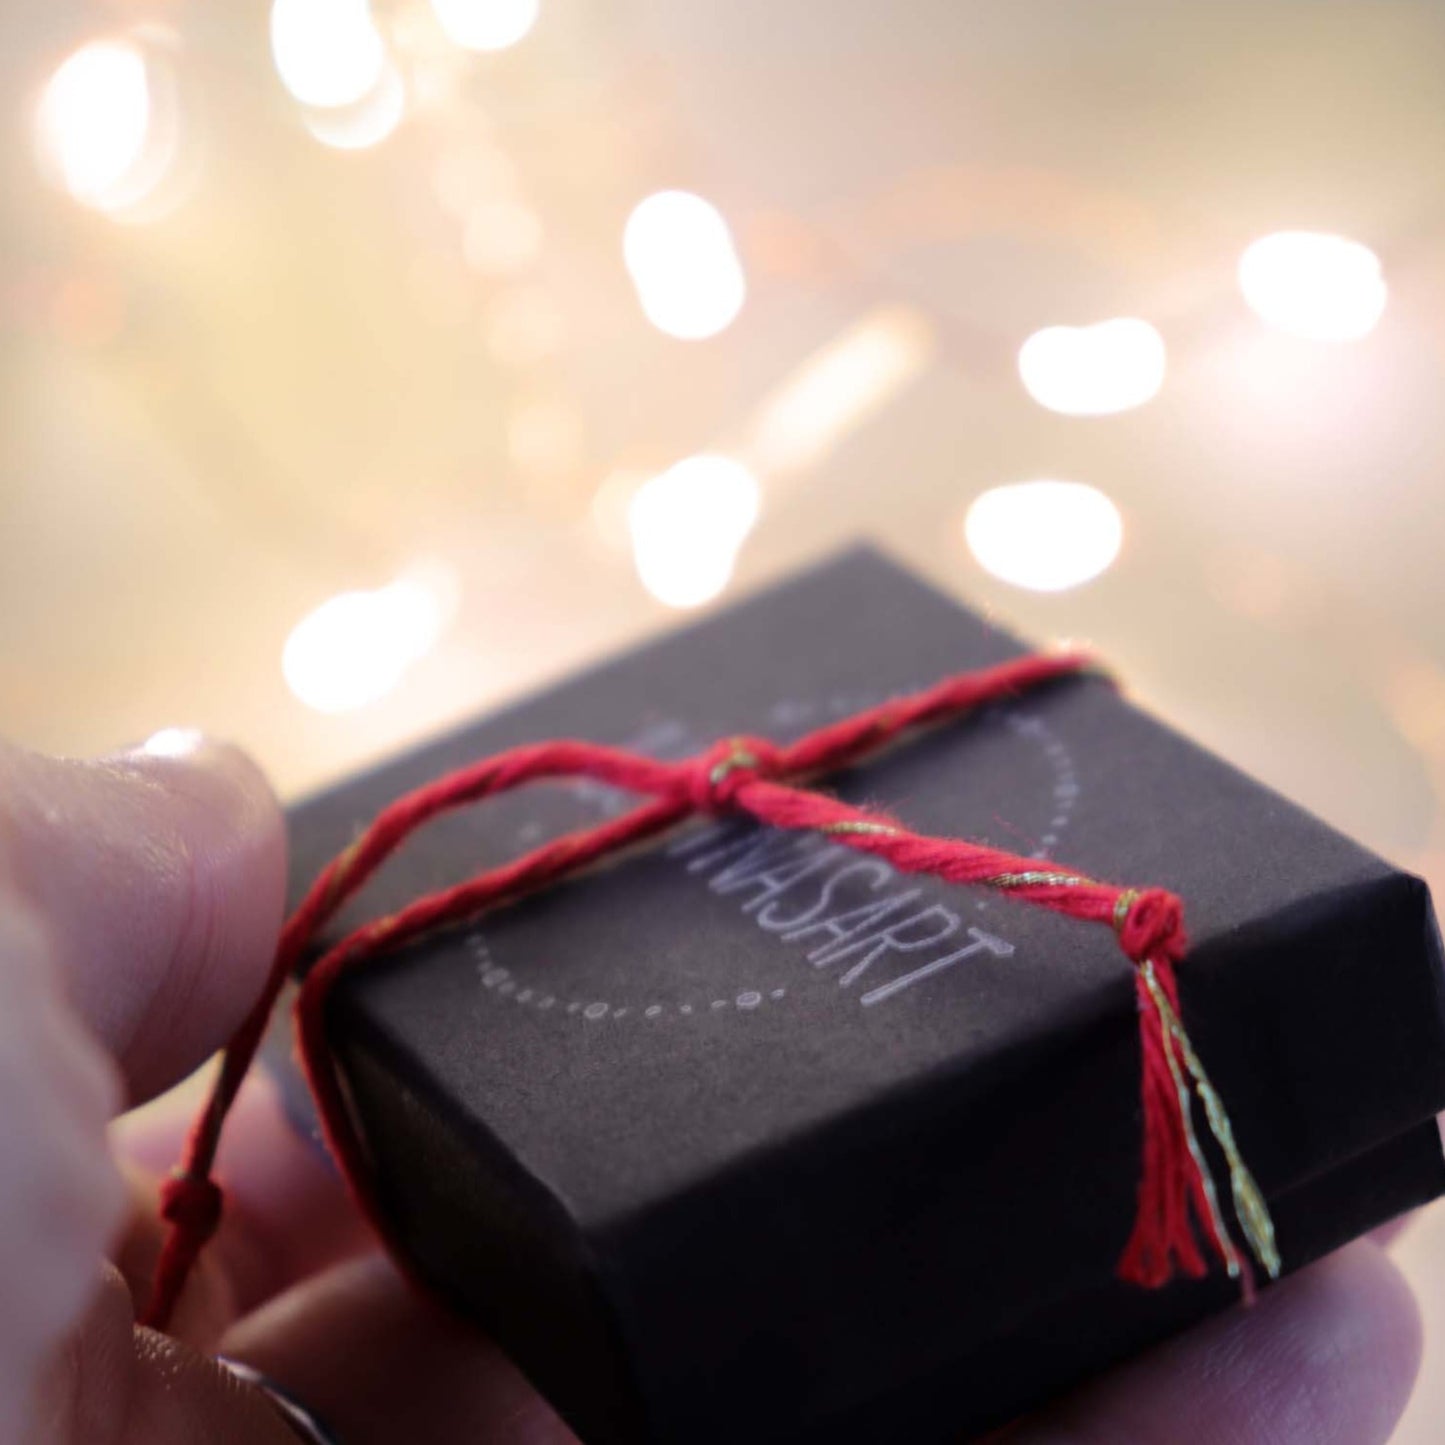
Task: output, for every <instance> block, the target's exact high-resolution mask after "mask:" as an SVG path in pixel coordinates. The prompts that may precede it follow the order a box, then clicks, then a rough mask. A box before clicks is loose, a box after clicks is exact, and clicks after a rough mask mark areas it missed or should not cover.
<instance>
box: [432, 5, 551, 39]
mask: <svg viewBox="0 0 1445 1445" xmlns="http://www.w3.org/2000/svg"><path fill="white" fill-rule="evenodd" d="M431 6H432V11H433V13H434V14H435V15H436V18H437V23H438V24H439V25H440V26H441V28H442V29H443V30H444V31H445V32H446V34H447V36H448V38H449V39H451V40H454V41H455V42H456V43H457V44H458V45H460V46H463V47H464V48H465V49H467V50H506V49H507V48H508V46H512V45H515V44H516V43H517V42H518V41H519V40H521V39H522V38H523V37H524V36H525V35H526V34H527V32H528V31H529V30H531V28H532V27H533V26H534V25H535V24H536V23H537V13H538V11H539V10H540V9H541V6H540V5H539V3H538V0H431Z"/></svg>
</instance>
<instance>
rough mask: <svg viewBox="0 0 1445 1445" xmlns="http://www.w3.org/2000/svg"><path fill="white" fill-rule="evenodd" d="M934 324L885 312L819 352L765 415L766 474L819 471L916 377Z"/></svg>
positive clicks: (930, 349)
mask: <svg viewBox="0 0 1445 1445" xmlns="http://www.w3.org/2000/svg"><path fill="white" fill-rule="evenodd" d="M935 349H936V348H935V338H934V330H933V325H932V323H931V322H930V321H929V319H928V317H927V316H926V315H924V314H923V312H921V311H919V310H917V309H916V308H914V307H911V306H881V307H878V308H877V309H876V310H874V311H870V312H869V313H867V314H866V315H864V316H862V317H860V318H859V320H857V321H856V322H854V323H853V324H852V325H851V326H849V327H848V328H847V329H846V330H844V331H843V332H842V333H840V334H839V335H838V336H836V337H834V338H833V340H831V341H829V342H828V343H827V344H826V345H824V346H822V347H820V348H819V349H818V350H817V351H815V352H814V353H813V354H812V355H811V356H809V357H808V358H807V359H806V360H805V361H804V362H803V363H802V365H800V366H799V367H798V368H797V369H796V370H795V371H793V372H792V373H791V374H790V375H789V376H787V377H785V378H784V380H783V381H782V383H781V384H780V385H779V386H778V388H777V389H776V390H775V391H774V392H773V393H772V395H771V396H769V397H768V398H767V399H766V400H765V401H764V402H763V404H762V406H761V407H760V408H759V411H758V418H757V424H756V434H755V439H754V443H753V450H754V454H755V456H756V459H757V461H758V464H759V466H761V467H762V469H763V472H764V474H765V475H768V476H776V475H781V474H783V473H787V472H796V471H801V470H804V469H806V468H808V467H814V466H817V465H818V464H819V463H821V462H822V461H823V460H824V459H825V458H826V457H827V456H828V454H829V453H830V452H831V451H832V450H833V449H834V448H835V447H836V446H837V445H838V444H839V442H841V441H842V439H843V438H844V437H845V436H847V435H849V434H850V433H851V432H852V431H854V430H855V429H856V428H857V427H859V426H861V425H862V423H863V422H864V421H866V420H867V419H868V418H869V417H870V416H872V415H874V414H875V413H876V412H878V411H879V410H881V409H882V408H883V407H884V406H886V405H887V404H888V402H889V401H891V400H892V399H893V398H894V397H895V396H897V395H898V393H899V392H900V391H902V390H903V388H904V387H905V386H907V385H908V383H909V382H910V381H912V380H913V379H914V378H915V377H916V376H918V375H919V374H920V373H921V372H922V371H923V370H924V368H925V367H927V365H928V363H929V362H930V361H931V360H932V358H933V354H934V351H935Z"/></svg>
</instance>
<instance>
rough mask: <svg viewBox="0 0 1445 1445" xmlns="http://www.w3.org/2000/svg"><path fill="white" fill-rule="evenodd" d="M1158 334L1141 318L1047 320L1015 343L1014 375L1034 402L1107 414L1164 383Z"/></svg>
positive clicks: (1068, 412) (1138, 401) (1147, 397)
mask: <svg viewBox="0 0 1445 1445" xmlns="http://www.w3.org/2000/svg"><path fill="white" fill-rule="evenodd" d="M1164 366H1165V350H1164V338H1163V337H1162V336H1160V334H1159V333H1158V332H1157V331H1156V330H1155V329H1154V327H1152V326H1151V325H1150V324H1149V323H1148V322H1147V321H1139V320H1136V319H1135V318H1133V317H1118V318H1116V319H1115V320H1113V321H1100V322H1098V323H1097V324H1095V325H1093V326H1047V327H1045V328H1044V329H1043V330H1042V331H1035V332H1034V334H1033V335H1032V336H1030V337H1029V339H1028V340H1027V341H1025V342H1024V344H1023V345H1022V346H1021V347H1020V348H1019V376H1020V378H1021V379H1022V380H1023V384H1024V388H1025V390H1027V392H1028V394H1029V395H1030V396H1031V397H1033V399H1034V400H1035V401H1036V402H1038V403H1039V405H1040V406H1046V407H1048V409H1049V410H1050V411H1057V412H1062V413H1063V414H1064V415H1065V416H1107V415H1108V414H1110V413H1111V412H1119V411H1128V410H1129V409H1130V408H1131V407H1136V406H1143V404H1144V403H1145V402H1146V401H1151V400H1152V399H1153V398H1154V397H1156V396H1157V395H1158V394H1159V388H1160V387H1161V386H1163V384H1164Z"/></svg>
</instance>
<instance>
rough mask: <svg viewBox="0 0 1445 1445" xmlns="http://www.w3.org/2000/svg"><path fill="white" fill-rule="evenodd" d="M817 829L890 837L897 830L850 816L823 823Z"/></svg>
mask: <svg viewBox="0 0 1445 1445" xmlns="http://www.w3.org/2000/svg"><path fill="white" fill-rule="evenodd" d="M818 831H819V832H820V833H862V834H877V835H878V836H880V837H884V838H892V837H894V836H896V835H897V833H898V831H899V830H898V829H897V828H894V827H891V826H890V825H889V824H887V823H865V822H863V821H862V820H861V819H851V818H850V819H845V820H844V821H843V822H841V823H824V824H823V826H822V827H821V828H819V829H818Z"/></svg>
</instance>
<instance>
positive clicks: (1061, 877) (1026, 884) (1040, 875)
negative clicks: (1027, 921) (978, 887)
mask: <svg viewBox="0 0 1445 1445" xmlns="http://www.w3.org/2000/svg"><path fill="white" fill-rule="evenodd" d="M982 882H983V883H985V884H986V885H987V886H988V887H989V888H1079V887H1083V886H1092V885H1093V880H1092V879H1089V878H1080V877H1079V876H1078V874H1077V873H1047V872H1044V871H1042V870H1039V871H1034V872H1029V873H995V874H994V876H993V877H992V878H985V879H983V880H982Z"/></svg>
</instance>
